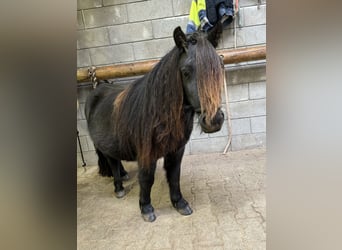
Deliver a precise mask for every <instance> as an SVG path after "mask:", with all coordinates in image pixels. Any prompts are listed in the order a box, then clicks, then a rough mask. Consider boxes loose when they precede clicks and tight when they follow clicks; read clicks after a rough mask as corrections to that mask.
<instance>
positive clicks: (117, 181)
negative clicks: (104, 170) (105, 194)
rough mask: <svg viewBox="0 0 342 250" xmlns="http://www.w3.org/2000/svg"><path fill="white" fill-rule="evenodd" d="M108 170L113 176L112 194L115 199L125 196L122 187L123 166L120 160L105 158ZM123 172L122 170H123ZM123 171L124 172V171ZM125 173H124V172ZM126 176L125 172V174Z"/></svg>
mask: <svg viewBox="0 0 342 250" xmlns="http://www.w3.org/2000/svg"><path fill="white" fill-rule="evenodd" d="M107 160H108V163H109V165H110V168H111V169H112V173H113V176H114V193H115V196H116V197H117V198H122V197H124V196H125V194H126V192H125V189H124V187H123V185H122V178H121V170H122V169H123V166H122V164H121V161H120V160H117V159H114V158H110V157H108V158H107ZM123 170H124V169H123ZM124 171H125V170H124ZM125 172H126V171H125ZM126 174H127V172H126Z"/></svg>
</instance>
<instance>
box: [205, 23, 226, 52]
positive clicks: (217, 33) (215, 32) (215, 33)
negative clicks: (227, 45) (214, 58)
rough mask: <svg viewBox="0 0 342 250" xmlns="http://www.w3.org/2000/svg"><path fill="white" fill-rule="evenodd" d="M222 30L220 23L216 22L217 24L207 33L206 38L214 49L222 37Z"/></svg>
mask: <svg viewBox="0 0 342 250" xmlns="http://www.w3.org/2000/svg"><path fill="white" fill-rule="evenodd" d="M222 30H223V28H222V23H221V22H217V24H216V25H215V26H214V27H213V28H212V29H211V30H210V31H209V32H208V36H207V38H208V40H209V42H210V43H211V44H212V45H213V46H214V48H216V47H217V45H218V41H219V39H220V37H221V35H222Z"/></svg>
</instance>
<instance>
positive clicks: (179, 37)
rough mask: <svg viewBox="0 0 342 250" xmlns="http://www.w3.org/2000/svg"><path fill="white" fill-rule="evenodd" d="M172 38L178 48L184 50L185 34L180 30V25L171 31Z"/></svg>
mask: <svg viewBox="0 0 342 250" xmlns="http://www.w3.org/2000/svg"><path fill="white" fill-rule="evenodd" d="M173 39H174V40H175V44H176V46H177V47H178V48H180V49H182V48H183V49H184V50H186V47H187V45H186V36H185V34H184V32H183V31H182V29H181V27H179V26H178V27H177V28H175V30H174V31H173Z"/></svg>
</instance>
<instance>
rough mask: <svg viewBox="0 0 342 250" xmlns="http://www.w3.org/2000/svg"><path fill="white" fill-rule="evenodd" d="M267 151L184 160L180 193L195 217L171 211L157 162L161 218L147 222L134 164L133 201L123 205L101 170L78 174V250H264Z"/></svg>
mask: <svg viewBox="0 0 342 250" xmlns="http://www.w3.org/2000/svg"><path fill="white" fill-rule="evenodd" d="M265 165H266V150H265V148H259V149H252V150H244V151H237V152H229V153H228V154H227V155H222V154H203V155H189V156H185V157H184V158H183V164H182V173H181V188H182V193H183V196H184V198H185V199H186V200H187V201H188V202H189V203H190V206H191V207H192V209H193V214H192V215H190V216H182V215H180V214H179V213H178V212H177V211H176V210H175V209H174V208H173V207H172V205H171V202H170V200H169V190H168V185H167V182H166V178H165V172H164V169H163V168H162V160H160V161H159V162H158V167H157V171H156V175H155V183H154V186H153V188H152V194H151V198H152V205H153V206H154V209H155V214H156V216H157V219H156V221H154V222H153V223H149V222H144V221H143V219H142V218H141V215H140V210H139V206H138V199H139V184H138V181H137V166H136V164H135V163H127V162H124V166H125V168H126V170H127V171H128V172H129V174H130V176H131V179H130V180H129V181H127V182H125V183H124V186H125V188H126V189H127V190H129V193H128V194H127V195H126V196H125V197H124V198H122V199H117V198H115V196H114V193H113V181H112V178H109V177H101V176H99V175H98V174H97V171H98V169H97V166H93V167H86V168H85V169H84V168H82V167H78V172H77V225H78V228H77V244H78V247H77V248H78V249H82V250H83V249H134V250H135V249H229V250H258V249H266V222H265V219H266V218H265V215H266V208H265V207H266V201H265Z"/></svg>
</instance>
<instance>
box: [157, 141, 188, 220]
mask: <svg viewBox="0 0 342 250" xmlns="http://www.w3.org/2000/svg"><path fill="white" fill-rule="evenodd" d="M184 149H185V147H182V148H181V149H179V150H178V151H177V152H175V153H170V154H167V155H166V156H165V157H164V168H165V170H166V177H167V181H168V183H169V188H170V199H171V202H172V205H173V206H174V208H176V209H177V211H178V212H179V213H180V214H182V215H190V214H192V209H191V208H190V206H189V204H188V202H187V201H186V200H185V199H184V198H183V196H182V193H181V191H180V185H179V179H180V167H181V162H182V158H183V154H184Z"/></svg>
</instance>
